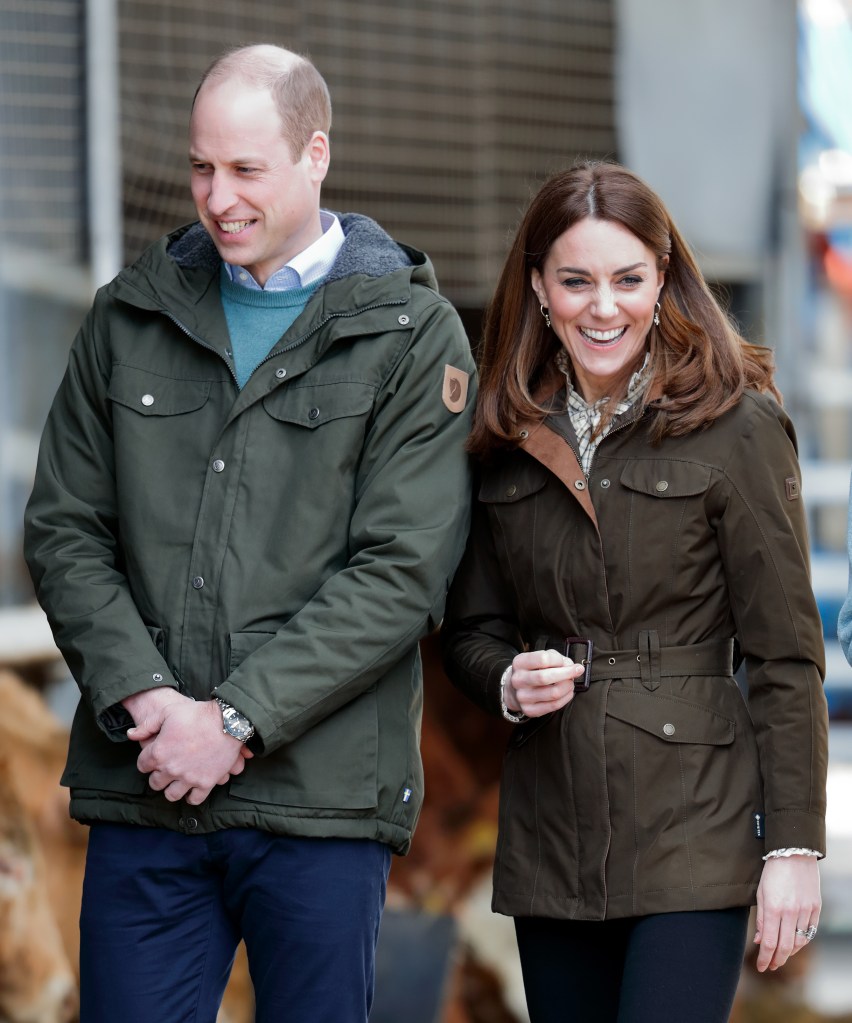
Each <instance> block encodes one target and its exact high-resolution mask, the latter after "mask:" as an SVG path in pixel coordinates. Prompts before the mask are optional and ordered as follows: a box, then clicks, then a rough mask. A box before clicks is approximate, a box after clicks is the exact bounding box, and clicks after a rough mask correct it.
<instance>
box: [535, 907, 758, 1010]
mask: <svg viewBox="0 0 852 1023" xmlns="http://www.w3.org/2000/svg"><path fill="white" fill-rule="evenodd" d="M747 930H748V909H747V908H737V909H722V910H714V911H707V912H691V913H659V914H655V915H654V916H644V917H631V918H629V919H626V920H605V921H600V922H598V921H582V920H546V919H541V918H539V917H516V919H515V931H516V933H517V937H518V949H519V951H520V954H521V966H522V968H523V973H524V988H525V991H526V997H527V1007H528V1008H529V1013H530V1021H531V1023H575V1021H576V1023H687V1021H688V1023H725V1021H726V1020H727V1019H728V1017H729V1015H730V1012H731V1006H732V1004H733V1001H734V994H735V993H736V989H737V981H738V980H739V976H740V970H741V968H742V962H743V954H744V952H745V942H746V932H747Z"/></svg>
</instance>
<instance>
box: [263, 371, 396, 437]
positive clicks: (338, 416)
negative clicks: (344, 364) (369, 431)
mask: <svg viewBox="0 0 852 1023" xmlns="http://www.w3.org/2000/svg"><path fill="white" fill-rule="evenodd" d="M375 396H376V388H375V387H374V386H373V385H372V384H367V383H364V382H363V381H360V380H335V381H329V382H327V383H305V384H300V383H295V384H289V385H285V386H283V387H279V388H278V390H276V391H274V392H273V393H272V394H269V395H267V396H266V397H265V398H264V399H263V407H264V409H266V411H267V412H268V414H269V415H270V416H271V417H272V418H273V419H275V420H277V421H278V422H279V423H288V424H290V425H292V426H301V427H303V428H304V429H306V430H312V431H315V430H318V429H319V428H320V427H322V426H326V425H328V424H330V423H339V421H340V420H345V419H353V418H361V417H365V416H367V415H368V414H369V413H370V411H371V410H372V408H373V402H374V400H375Z"/></svg>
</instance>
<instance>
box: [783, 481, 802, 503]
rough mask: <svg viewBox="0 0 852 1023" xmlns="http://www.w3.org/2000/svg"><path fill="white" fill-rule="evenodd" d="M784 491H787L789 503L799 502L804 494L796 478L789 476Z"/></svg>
mask: <svg viewBox="0 0 852 1023" xmlns="http://www.w3.org/2000/svg"><path fill="white" fill-rule="evenodd" d="M784 489H785V490H786V491H787V500H788V501H798V499H799V498H800V497H801V494H802V488H801V487H800V486H799V481H798V480H797V479H796V477H795V476H788V477H787V479H785V480H784Z"/></svg>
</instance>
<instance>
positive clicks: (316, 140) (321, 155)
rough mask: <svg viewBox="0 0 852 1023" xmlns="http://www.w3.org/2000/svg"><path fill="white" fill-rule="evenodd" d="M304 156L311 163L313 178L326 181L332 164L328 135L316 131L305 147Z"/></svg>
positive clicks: (317, 180)
mask: <svg viewBox="0 0 852 1023" xmlns="http://www.w3.org/2000/svg"><path fill="white" fill-rule="evenodd" d="M303 156H304V157H305V158H307V159H308V161H309V162H310V166H311V177H312V178H313V179H314V181H316V182H321V181H324V180H325V176H326V174H328V167H329V163H330V162H331V147H330V145H329V141H328V135H326V133H325V132H324V131H315V132H314V133H313V135H311V137H310V140H309V141H308V144H307V145H306V146H305V151H304V154H303Z"/></svg>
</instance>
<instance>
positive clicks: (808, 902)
mask: <svg viewBox="0 0 852 1023" xmlns="http://www.w3.org/2000/svg"><path fill="white" fill-rule="evenodd" d="M821 906H822V900H821V899H820V894H819V867H818V865H817V858H816V856H778V857H774V858H773V859H771V860H767V861H766V863H765V864H764V865H763V874H762V875H761V878H760V886H759V887H758V889H757V930H756V931H755V935H754V941H755V944H756V945H760V954H759V955H758V957H757V969H758V970H759V971H760V972H761V973H763V972H764V970H767V969H769V970H777V969H778V967H779V966H783V965H784V963H786V962H787V960H788V959H789V958H790V956H792V955H795V954H796V953H797V952H798V951H800V950H801V949H802V948H804V946H805V945H807V943H808V939H807V938H806V937H805V936H804V934H803V933H797V932H804V931H807V929H808V928H809V927H816V926H817V924H818V923H819V911H820V907H821Z"/></svg>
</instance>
